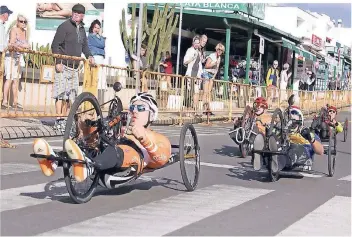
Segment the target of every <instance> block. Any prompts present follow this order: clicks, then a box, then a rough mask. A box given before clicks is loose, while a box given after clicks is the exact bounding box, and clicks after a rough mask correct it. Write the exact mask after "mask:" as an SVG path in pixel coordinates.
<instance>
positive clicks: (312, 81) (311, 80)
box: [307, 72, 316, 91]
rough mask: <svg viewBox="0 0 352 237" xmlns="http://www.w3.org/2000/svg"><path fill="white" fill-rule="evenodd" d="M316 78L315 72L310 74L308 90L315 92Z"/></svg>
mask: <svg viewBox="0 0 352 237" xmlns="http://www.w3.org/2000/svg"><path fill="white" fill-rule="evenodd" d="M315 81H316V76H315V73H314V72H308V80H307V87H308V88H307V89H308V90H309V91H314V87H315Z"/></svg>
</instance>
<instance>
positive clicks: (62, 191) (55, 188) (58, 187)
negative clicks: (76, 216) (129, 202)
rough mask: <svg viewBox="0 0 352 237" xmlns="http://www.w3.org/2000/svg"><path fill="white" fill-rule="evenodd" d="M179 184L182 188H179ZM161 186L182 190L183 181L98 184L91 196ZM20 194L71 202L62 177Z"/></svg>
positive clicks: (158, 180)
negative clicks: (111, 185)
mask: <svg viewBox="0 0 352 237" xmlns="http://www.w3.org/2000/svg"><path fill="white" fill-rule="evenodd" d="M180 184H181V185H182V186H183V188H180ZM157 186H162V187H165V188H168V189H172V190H176V191H184V190H186V189H185V188H184V185H183V183H181V182H179V181H177V180H173V179H168V178H148V180H145V179H141V180H137V181H135V182H134V183H131V184H128V185H126V186H123V187H119V188H116V189H107V188H104V187H101V186H99V185H98V188H97V191H96V193H95V195H94V196H93V197H96V196H108V195H116V196H117V195H123V194H127V193H130V192H132V191H134V190H149V189H151V188H153V187H157ZM20 195H21V196H27V197H31V198H35V199H49V200H52V201H59V202H62V203H70V204H73V202H72V200H71V198H70V197H69V194H68V191H67V188H66V185H65V181H64V179H62V178H61V179H58V180H55V181H51V182H49V183H47V184H46V185H45V187H44V190H43V191H42V192H32V193H21V194H20Z"/></svg>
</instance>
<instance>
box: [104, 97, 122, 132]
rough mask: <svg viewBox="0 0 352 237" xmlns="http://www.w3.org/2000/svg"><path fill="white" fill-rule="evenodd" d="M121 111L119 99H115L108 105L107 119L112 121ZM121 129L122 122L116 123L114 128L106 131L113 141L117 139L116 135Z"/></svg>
mask: <svg viewBox="0 0 352 237" xmlns="http://www.w3.org/2000/svg"><path fill="white" fill-rule="evenodd" d="M122 110H123V106H122V102H121V100H120V98H118V97H115V98H114V99H113V100H112V101H111V103H110V105H109V112H108V119H109V120H112V119H114V118H115V117H116V116H118V115H119V113H120V112H121V111H122ZM121 127H122V121H120V122H118V123H117V124H116V125H115V126H113V127H112V128H111V129H110V130H109V131H107V132H108V133H109V134H111V135H110V137H113V138H115V139H118V137H117V136H118V134H120V132H121Z"/></svg>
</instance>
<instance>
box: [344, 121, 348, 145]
mask: <svg viewBox="0 0 352 237" xmlns="http://www.w3.org/2000/svg"><path fill="white" fill-rule="evenodd" d="M347 135H348V119H347V118H346V120H345V124H344V125H343V142H346V141H347Z"/></svg>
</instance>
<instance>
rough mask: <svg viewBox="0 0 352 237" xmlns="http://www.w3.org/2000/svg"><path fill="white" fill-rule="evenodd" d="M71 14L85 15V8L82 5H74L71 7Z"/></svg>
mask: <svg viewBox="0 0 352 237" xmlns="http://www.w3.org/2000/svg"><path fill="white" fill-rule="evenodd" d="M72 12H77V13H81V14H85V12H86V8H85V7H84V6H83V5H82V4H76V5H74V6H73V7H72Z"/></svg>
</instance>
